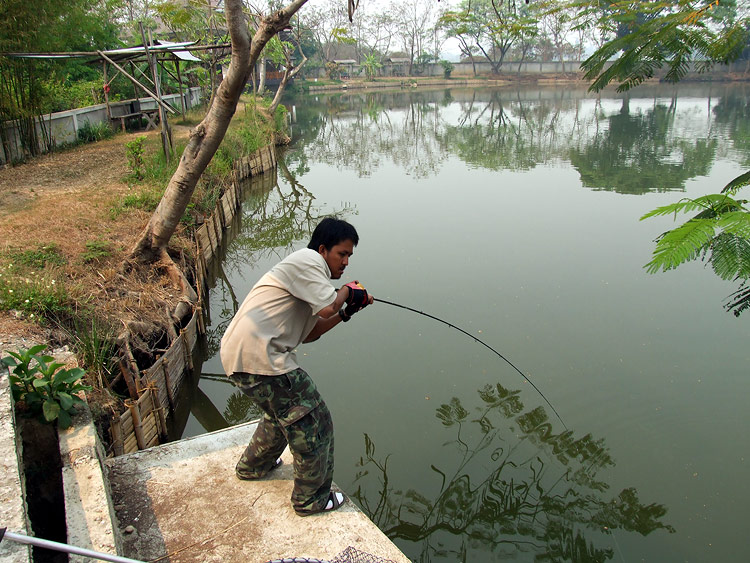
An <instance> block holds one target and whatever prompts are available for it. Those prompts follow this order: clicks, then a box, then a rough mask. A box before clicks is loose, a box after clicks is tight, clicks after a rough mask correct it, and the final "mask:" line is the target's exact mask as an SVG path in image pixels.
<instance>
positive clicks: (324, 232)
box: [307, 217, 359, 251]
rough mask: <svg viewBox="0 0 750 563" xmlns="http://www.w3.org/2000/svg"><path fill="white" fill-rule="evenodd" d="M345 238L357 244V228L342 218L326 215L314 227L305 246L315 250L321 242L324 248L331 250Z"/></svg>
mask: <svg viewBox="0 0 750 563" xmlns="http://www.w3.org/2000/svg"><path fill="white" fill-rule="evenodd" d="M345 240H350V241H352V242H353V243H354V246H357V243H358V242H359V235H358V234H357V230H356V229H355V228H354V227H353V226H352V225H350V224H349V223H347V222H346V221H344V220H342V219H336V218H335V217H326V218H325V219H323V220H322V221H321V222H320V223H318V226H317V227H315V230H314V231H313V234H312V238H311V239H310V244H308V245H307V248H311V249H313V250H315V251H317V250H318V249H319V248H320V245H321V244H322V245H323V246H325V248H326V250H331V249H332V248H333V247H334V246H336V245H337V244H339V243H341V242H344V241H345Z"/></svg>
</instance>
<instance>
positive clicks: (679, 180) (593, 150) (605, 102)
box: [290, 88, 750, 194]
mask: <svg viewBox="0 0 750 563" xmlns="http://www.w3.org/2000/svg"><path fill="white" fill-rule="evenodd" d="M638 92H639V93H640V92H643V94H640V95H639V96H638V97H636V96H635V95H619V94H618V95H616V96H615V95H612V97H609V98H607V97H601V96H600V97H592V96H591V95H588V94H587V93H585V92H583V91H576V90H567V91H562V92H561V91H557V90H551V91H546V90H537V91H529V90H524V91H510V90H493V89H481V90H462V89H452V90H435V91H418V92H406V91H404V92H397V93H392V92H391V93H386V92H369V93H353V94H340V95H333V96H317V97H309V98H306V99H305V100H304V101H303V102H302V103H301V104H300V105H299V107H298V108H297V111H296V115H297V119H298V123H299V125H300V126H299V127H297V128H295V129H294V135H293V137H294V140H295V149H294V150H293V151H292V153H291V156H290V160H291V161H292V162H294V163H295V165H296V166H298V167H299V169H300V170H301V171H302V170H305V169H307V163H308V162H310V161H313V162H324V163H327V164H331V165H334V166H337V167H339V168H343V169H348V170H354V171H356V173H357V174H358V175H359V176H360V177H366V176H369V175H371V174H372V173H373V172H374V171H375V170H377V169H379V168H380V167H382V166H385V165H395V166H398V167H399V168H400V169H402V170H403V171H404V172H405V173H406V174H409V175H412V176H414V177H417V178H428V177H430V176H433V175H435V174H438V173H439V172H440V171H441V169H442V167H443V166H444V165H445V163H446V161H447V159H448V158H449V157H450V156H451V155H453V156H456V157H458V158H459V159H460V160H462V161H463V162H465V163H468V164H470V165H471V166H472V167H480V168H485V169H488V170H529V169H532V168H534V167H536V166H539V165H547V166H550V165H555V164H556V163H558V162H561V161H565V162H570V163H572V164H573V166H574V167H575V169H576V170H577V171H578V173H579V175H580V178H581V182H582V185H583V186H584V187H587V188H593V189H597V190H611V191H616V192H619V193H627V194H644V193H647V192H652V191H658V192H664V191H683V190H684V189H685V182H686V181H688V180H690V179H692V178H695V177H697V176H704V175H707V174H708V172H709V171H710V168H711V165H712V164H713V163H714V161H715V159H716V158H717V154H719V153H720V149H722V150H725V149H726V148H727V147H725V146H721V144H722V143H725V142H726V141H720V140H719V139H718V138H717V137H716V135H715V133H716V131H715V125H720V126H722V127H727V128H728V129H729V130H730V131H731V132H732V135H730V138H731V139H732V141H733V142H734V145H735V146H734V148H735V149H739V150H743V152H745V153H748V149H750V142H748V139H750V136H748V133H750V131H748V126H747V119H746V116H747V113H748V112H749V111H750V110H748V102H747V97H746V96H745V95H744V93H743V92H741V91H737V90H732V89H729V88H727V89H725V90H722V91H721V94H722V95H720V96H716V97H714V98H713V100H717V99H718V100H719V101H718V103H717V104H716V105H715V106H714V107H713V112H712V111H711V109H712V108H711V103H712V99H711V98H709V103H708V106H707V107H706V106H703V105H701V106H697V105H696V102H695V100H692V99H690V98H678V96H677V91H676V90H675V89H671V90H669V91H667V90H658V89H657V90H653V91H649V90H647V89H641V90H639V91H638ZM701 115H703V116H704V117H705V119H703V118H702V117H701V118H697V116H698V117H700V116H701ZM688 122H689V124H688ZM714 122H716V123H714ZM697 124H701V125H697Z"/></svg>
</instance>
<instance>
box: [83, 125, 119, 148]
mask: <svg viewBox="0 0 750 563" xmlns="http://www.w3.org/2000/svg"><path fill="white" fill-rule="evenodd" d="M114 134H115V132H114V131H113V130H112V128H111V127H110V126H109V124H108V123H104V122H100V123H95V124H92V123H91V122H90V121H86V122H84V124H83V125H82V126H81V127H79V128H78V140H79V141H80V142H81V143H93V142H95V141H101V140H102V139H109V138H110V137H113V136H114Z"/></svg>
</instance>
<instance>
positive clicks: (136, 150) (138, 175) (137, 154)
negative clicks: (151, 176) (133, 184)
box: [125, 136, 146, 181]
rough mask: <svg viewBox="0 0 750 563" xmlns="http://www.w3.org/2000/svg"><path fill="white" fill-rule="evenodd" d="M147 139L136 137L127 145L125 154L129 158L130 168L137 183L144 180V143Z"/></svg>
mask: <svg viewBox="0 0 750 563" xmlns="http://www.w3.org/2000/svg"><path fill="white" fill-rule="evenodd" d="M145 140H146V137H144V136H140V137H136V138H135V139H133V140H132V141H128V142H127V143H125V152H126V154H127V157H128V167H129V168H130V173H131V176H132V177H133V178H135V179H136V180H137V181H141V180H143V177H144V173H143V141H145Z"/></svg>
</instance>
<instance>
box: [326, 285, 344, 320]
mask: <svg viewBox="0 0 750 563" xmlns="http://www.w3.org/2000/svg"><path fill="white" fill-rule="evenodd" d="M347 297H349V288H348V287H346V286H343V287H342V288H340V289H338V290H336V297H335V299H334V300H333V303H331V304H330V305H328V307H324V308H322V309H321V310H320V311H318V316H319V317H322V318H324V319H330V318H331V317H334V316H335V317H336V318H338V312H339V309H341V307H342V306H343V305H344V303H345V302H346V298H347Z"/></svg>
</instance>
